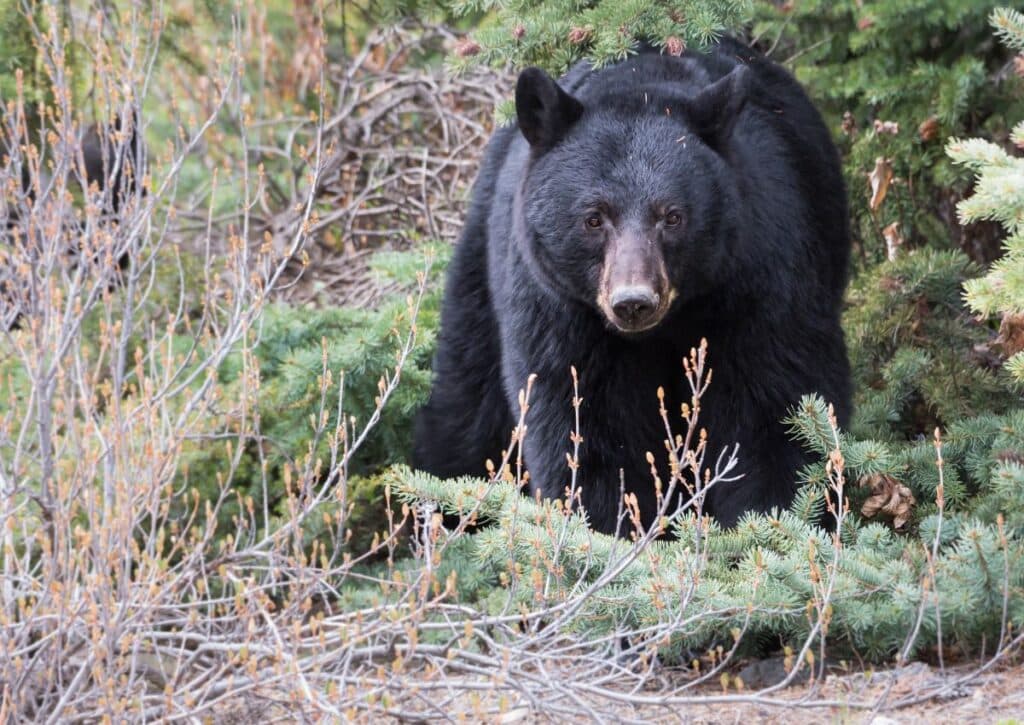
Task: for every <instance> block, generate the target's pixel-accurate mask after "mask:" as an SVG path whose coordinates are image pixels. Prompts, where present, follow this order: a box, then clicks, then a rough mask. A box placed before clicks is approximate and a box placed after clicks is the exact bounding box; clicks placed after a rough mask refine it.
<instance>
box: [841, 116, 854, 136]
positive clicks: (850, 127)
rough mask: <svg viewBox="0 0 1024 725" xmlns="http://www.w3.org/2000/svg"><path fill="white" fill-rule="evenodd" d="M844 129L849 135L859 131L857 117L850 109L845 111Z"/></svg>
mask: <svg viewBox="0 0 1024 725" xmlns="http://www.w3.org/2000/svg"><path fill="white" fill-rule="evenodd" d="M842 129H843V133H844V134H846V135H847V136H853V135H855V134H856V133H857V119H856V118H854V117H853V114H852V113H851V112H850V111H845V112H844V113H843V123H842Z"/></svg>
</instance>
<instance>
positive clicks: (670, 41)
mask: <svg viewBox="0 0 1024 725" xmlns="http://www.w3.org/2000/svg"><path fill="white" fill-rule="evenodd" d="M684 50H686V43H684V42H683V39H682V38H679V37H676V36H675V35H671V36H669V37H667V38H665V52H666V53H668V54H669V55H674V56H680V55H682V54H683V51H684Z"/></svg>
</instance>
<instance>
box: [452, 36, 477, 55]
mask: <svg viewBox="0 0 1024 725" xmlns="http://www.w3.org/2000/svg"><path fill="white" fill-rule="evenodd" d="M479 52H480V44H479V43H478V42H476V41H475V40H473V39H472V38H463V39H462V40H460V41H459V42H458V43H456V44H455V55H457V56H459V57H460V58H471V57H472V56H474V55H476V54H478V53H479Z"/></svg>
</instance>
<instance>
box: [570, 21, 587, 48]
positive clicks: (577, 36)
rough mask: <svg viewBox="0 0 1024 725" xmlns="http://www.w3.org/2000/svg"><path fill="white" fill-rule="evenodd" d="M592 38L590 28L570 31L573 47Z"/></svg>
mask: <svg viewBox="0 0 1024 725" xmlns="http://www.w3.org/2000/svg"><path fill="white" fill-rule="evenodd" d="M589 37H590V28H581V27H579V26H576V27H574V28H572V29H571V30H570V31H569V42H570V43H572V44H573V45H579V44H580V43H585V42H586V41H587V39H588V38H589Z"/></svg>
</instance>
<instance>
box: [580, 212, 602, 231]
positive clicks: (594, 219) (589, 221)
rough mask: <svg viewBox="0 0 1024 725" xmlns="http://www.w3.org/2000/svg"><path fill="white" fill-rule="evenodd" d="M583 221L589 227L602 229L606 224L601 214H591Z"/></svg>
mask: <svg viewBox="0 0 1024 725" xmlns="http://www.w3.org/2000/svg"><path fill="white" fill-rule="evenodd" d="M583 223H584V224H586V225H587V229H600V228H601V227H602V226H604V219H602V218H601V215H600V214H591V215H590V216H588V217H587V218H586V220H585V221H584V222H583Z"/></svg>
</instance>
